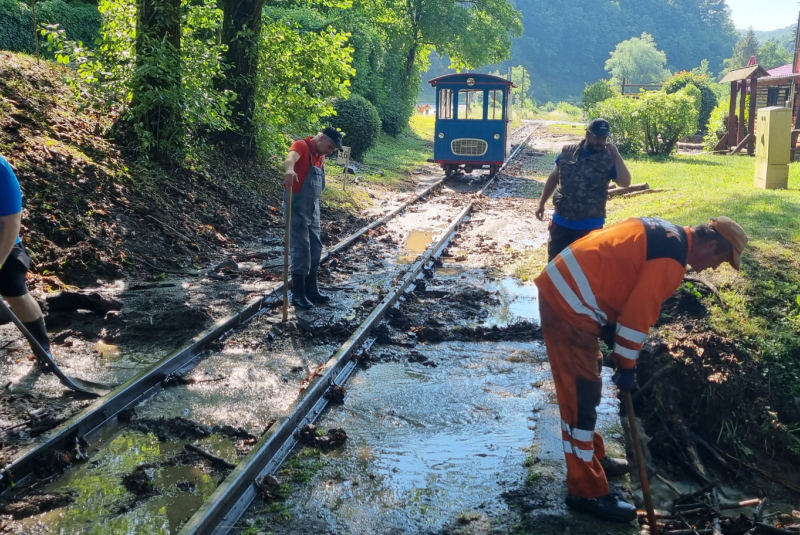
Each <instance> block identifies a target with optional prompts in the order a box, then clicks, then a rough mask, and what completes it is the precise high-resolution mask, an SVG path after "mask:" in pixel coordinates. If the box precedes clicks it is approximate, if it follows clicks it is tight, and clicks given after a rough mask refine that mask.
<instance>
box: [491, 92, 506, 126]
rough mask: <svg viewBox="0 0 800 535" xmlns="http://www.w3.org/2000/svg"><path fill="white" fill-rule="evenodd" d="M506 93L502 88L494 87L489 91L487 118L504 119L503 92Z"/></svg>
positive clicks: (492, 119)
mask: <svg viewBox="0 0 800 535" xmlns="http://www.w3.org/2000/svg"><path fill="white" fill-rule="evenodd" d="M504 93H505V91H504V90H502V89H492V90H491V91H489V106H488V108H487V110H486V112H487V115H488V117H487V119H489V120H490V121H502V120H503V94H504Z"/></svg>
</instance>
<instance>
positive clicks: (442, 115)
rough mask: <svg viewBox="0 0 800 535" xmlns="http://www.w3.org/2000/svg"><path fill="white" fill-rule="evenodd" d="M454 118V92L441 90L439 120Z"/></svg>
mask: <svg viewBox="0 0 800 535" xmlns="http://www.w3.org/2000/svg"><path fill="white" fill-rule="evenodd" d="M452 118H453V90H452V89H444V88H443V89H440V90H439V119H452Z"/></svg>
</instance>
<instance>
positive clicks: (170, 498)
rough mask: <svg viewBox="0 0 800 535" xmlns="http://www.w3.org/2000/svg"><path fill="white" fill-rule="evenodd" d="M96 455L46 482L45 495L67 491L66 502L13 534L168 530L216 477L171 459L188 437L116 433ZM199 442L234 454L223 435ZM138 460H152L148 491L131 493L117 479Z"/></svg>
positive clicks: (190, 509)
mask: <svg viewBox="0 0 800 535" xmlns="http://www.w3.org/2000/svg"><path fill="white" fill-rule="evenodd" d="M107 439H108V442H107V443H106V444H104V447H103V448H102V449H101V450H100V451H98V453H97V455H95V456H93V457H92V458H91V460H90V461H89V462H87V463H84V464H79V465H76V466H75V467H74V468H73V469H72V470H70V471H69V472H67V473H66V474H65V475H64V477H62V478H60V479H59V480H57V481H56V482H54V483H52V484H50V485H48V486H46V487H45V488H44V489H43V490H45V491H46V492H49V493H71V494H72V496H73V498H74V501H73V503H71V504H70V505H67V506H65V507H60V508H57V509H53V510H51V511H48V512H46V513H44V514H41V515H38V516H35V517H30V518H28V519H25V520H21V521H19V522H18V523H17V524H16V525H15V526H14V529H15V532H18V533H26V534H32V535H36V534H51V533H58V534H70V535H71V534H81V535H84V534H85V535H95V534H96V535H100V534H103V535H106V534H110V533H137V534H159V535H160V534H168V533H176V532H177V531H178V529H179V526H180V525H181V524H182V523H183V522H185V521H186V520H187V519H188V518H189V517H190V516H191V515H192V513H193V512H194V511H195V510H196V509H197V508H199V507H200V505H202V503H203V501H204V500H205V499H206V498H208V496H210V495H211V493H212V492H213V491H214V489H215V488H216V487H217V485H218V483H219V477H216V476H214V475H211V474H209V473H207V471H204V469H201V468H200V467H198V466H193V465H191V464H181V463H180V462H175V461H172V462H170V459H174V458H175V457H176V456H178V455H180V454H182V452H183V451H184V445H185V444H186V443H188V442H190V441H189V440H185V441H175V442H162V441H160V440H159V438H158V437H157V436H155V435H154V434H153V433H141V432H137V431H132V430H123V431H118V432H116V433H115V434H114V435H112V436H109V437H107ZM199 443H200V444H201V445H202V446H203V447H204V448H205V449H207V450H208V451H211V452H213V453H214V454H216V455H219V456H222V457H226V458H235V450H234V447H233V445H232V443H231V442H230V440H229V439H228V438H226V437H221V436H219V435H211V436H208V437H203V438H202V439H200V441H199ZM143 464H152V465H153V468H151V469H150V470H151V472H150V477H151V479H150V482H149V483H148V485H149V488H151V489H152V494H148V493H144V494H139V495H138V496H137V494H134V493H133V492H131V491H130V490H128V488H126V485H125V484H124V483H123V478H125V476H126V475H128V474H130V473H131V472H132V471H134V470H135V469H136V468H137V467H139V466H141V465H143Z"/></svg>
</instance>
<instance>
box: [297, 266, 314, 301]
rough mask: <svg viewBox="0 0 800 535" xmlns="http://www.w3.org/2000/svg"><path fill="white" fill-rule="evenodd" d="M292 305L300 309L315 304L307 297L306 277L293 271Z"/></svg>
mask: <svg viewBox="0 0 800 535" xmlns="http://www.w3.org/2000/svg"><path fill="white" fill-rule="evenodd" d="M292 306H294V307H295V308H299V309H300V310H308V309H310V308H314V304H313V303H312V302H311V301H309V300H308V299H306V277H305V275H298V274H297V273H292Z"/></svg>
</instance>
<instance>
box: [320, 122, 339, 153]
mask: <svg viewBox="0 0 800 535" xmlns="http://www.w3.org/2000/svg"><path fill="white" fill-rule="evenodd" d="M322 133H323V135H325V136H326V137H327V138H329V139H330V140H331V141H333V144H334V145H336V148H337V149H339V150H344V148H342V133H341V132H339V131H338V130H336V129H335V128H334V127H332V126H326V127H325V128H323V129H322Z"/></svg>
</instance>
